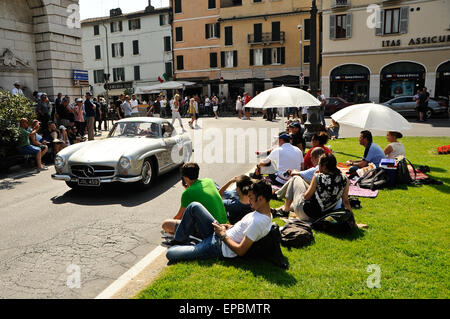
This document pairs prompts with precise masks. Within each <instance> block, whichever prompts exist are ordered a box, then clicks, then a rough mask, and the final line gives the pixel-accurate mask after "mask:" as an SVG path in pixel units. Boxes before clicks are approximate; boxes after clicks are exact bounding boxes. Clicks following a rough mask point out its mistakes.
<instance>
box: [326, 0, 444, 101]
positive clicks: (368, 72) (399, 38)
mask: <svg viewBox="0 0 450 319" xmlns="http://www.w3.org/2000/svg"><path fill="white" fill-rule="evenodd" d="M374 2H375V3H374ZM322 15H323V31H324V32H323V57H322V59H323V69H322V90H323V92H324V94H325V95H326V96H341V97H343V98H344V99H347V100H349V101H350V102H364V101H369V100H370V101H374V102H385V101H387V100H389V99H391V98H394V97H397V96H401V95H414V94H415V93H416V91H417V89H418V88H421V87H423V86H426V87H427V88H428V91H429V92H430V94H431V95H432V96H446V97H448V96H449V94H450V25H449V21H450V20H449V16H450V2H449V1H446V0H428V1H420V0H411V1H402V0H397V1H394V0H392V1H369V0H351V1H350V0H331V1H323V3H322Z"/></svg>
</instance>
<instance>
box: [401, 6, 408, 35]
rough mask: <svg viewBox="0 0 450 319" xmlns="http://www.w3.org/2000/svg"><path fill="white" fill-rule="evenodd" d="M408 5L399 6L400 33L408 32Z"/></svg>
mask: <svg viewBox="0 0 450 319" xmlns="http://www.w3.org/2000/svg"><path fill="white" fill-rule="evenodd" d="M408 18H409V7H401V8H400V33H401V34H403V33H408Z"/></svg>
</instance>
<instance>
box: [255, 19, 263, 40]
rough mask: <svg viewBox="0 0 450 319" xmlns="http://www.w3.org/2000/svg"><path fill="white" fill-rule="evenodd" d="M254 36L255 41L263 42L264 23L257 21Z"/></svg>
mask: <svg viewBox="0 0 450 319" xmlns="http://www.w3.org/2000/svg"><path fill="white" fill-rule="evenodd" d="M253 36H254V40H255V43H260V42H262V23H256V24H254V25H253Z"/></svg>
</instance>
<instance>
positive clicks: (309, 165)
mask: <svg viewBox="0 0 450 319" xmlns="http://www.w3.org/2000/svg"><path fill="white" fill-rule="evenodd" d="M316 147H321V148H323V150H324V151H325V153H326V154H330V153H331V150H330V149H329V148H328V147H326V146H324V145H322V146H316ZM316 147H313V148H311V149H310V150H309V151H308V153H306V155H305V167H304V168H303V169H304V170H307V169H310V168H313V167H314V165H313V162H312V160H311V153H312V151H313V150H314V149H315V148H316Z"/></svg>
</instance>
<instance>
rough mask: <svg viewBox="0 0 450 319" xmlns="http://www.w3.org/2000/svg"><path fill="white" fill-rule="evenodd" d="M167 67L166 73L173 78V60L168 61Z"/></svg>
mask: <svg viewBox="0 0 450 319" xmlns="http://www.w3.org/2000/svg"><path fill="white" fill-rule="evenodd" d="M165 69H166V74H167V75H168V76H169V77H170V78H171V77H172V62H166V64H165Z"/></svg>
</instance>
